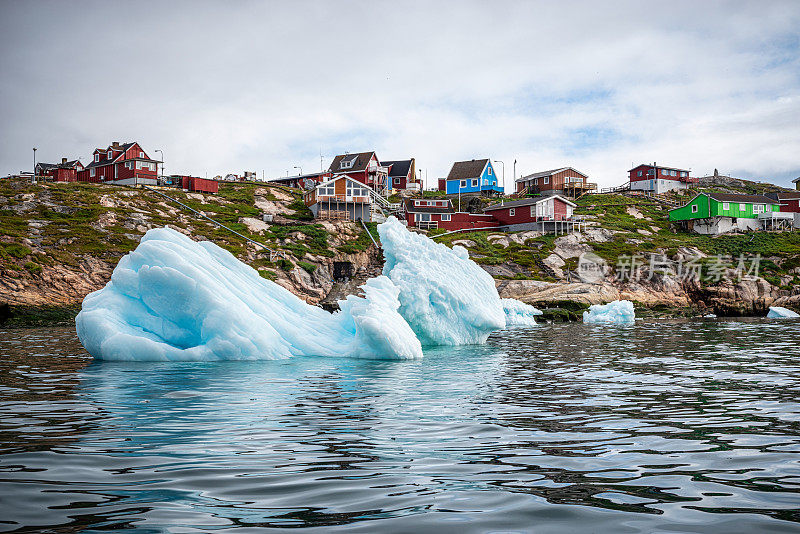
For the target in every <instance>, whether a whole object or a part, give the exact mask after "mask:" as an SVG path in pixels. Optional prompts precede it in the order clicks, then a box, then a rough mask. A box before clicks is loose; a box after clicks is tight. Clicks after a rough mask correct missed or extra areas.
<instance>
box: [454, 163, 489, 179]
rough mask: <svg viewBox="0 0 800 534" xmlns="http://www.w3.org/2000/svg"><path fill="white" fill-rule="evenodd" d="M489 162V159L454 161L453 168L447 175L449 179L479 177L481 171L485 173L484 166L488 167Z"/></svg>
mask: <svg viewBox="0 0 800 534" xmlns="http://www.w3.org/2000/svg"><path fill="white" fill-rule="evenodd" d="M488 162H489V160H488V159H473V160H470V161H456V162H455V163H453V168H452V169H450V174H448V175H447V179H448V180H465V179H469V178H479V177H480V175H481V173H483V168H484V167H486V164H487V163H488Z"/></svg>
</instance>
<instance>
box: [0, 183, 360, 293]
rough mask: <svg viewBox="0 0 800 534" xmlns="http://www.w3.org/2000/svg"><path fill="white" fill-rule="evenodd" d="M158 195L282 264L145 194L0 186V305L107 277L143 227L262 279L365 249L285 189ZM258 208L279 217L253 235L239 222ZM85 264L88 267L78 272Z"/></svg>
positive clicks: (66, 186) (353, 232) (352, 231)
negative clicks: (61, 277) (68, 281)
mask: <svg viewBox="0 0 800 534" xmlns="http://www.w3.org/2000/svg"><path fill="white" fill-rule="evenodd" d="M167 194H169V195H170V196H173V197H175V198H176V199H178V200H180V201H181V202H183V203H184V204H186V205H187V206H190V207H192V208H193V209H196V210H198V211H201V212H202V213H204V214H206V215H207V216H209V217H211V218H214V219H216V220H218V221H219V222H221V223H223V224H225V225H227V226H229V227H230V228H232V229H234V230H236V231H237V232H240V233H241V234H243V235H245V236H247V237H249V238H251V239H253V240H255V241H258V242H261V243H264V244H265V245H267V246H269V247H271V248H273V249H277V250H280V251H283V252H284V253H285V254H286V259H277V260H276V261H274V262H272V261H270V258H269V256H268V254H266V253H265V252H263V251H262V250H261V249H257V248H256V247H254V246H253V245H247V244H246V242H245V241H244V240H243V239H241V238H240V237H237V236H235V235H233V234H231V233H230V232H228V231H227V230H224V229H221V228H219V227H217V226H215V225H214V224H212V223H210V222H209V221H206V220H204V219H202V218H199V217H197V216H196V215H194V214H192V213H191V212H189V211H188V210H185V209H183V208H180V207H179V206H177V205H175V204H174V203H172V202H169V201H167V200H166V199H164V198H163V197H160V196H158V195H156V194H155V193H153V192H151V191H147V190H144V189H129V188H120V187H114V186H104V185H99V184H85V183H50V184H35V185H34V184H30V183H28V182H25V181H10V180H0V304H2V303H3V302H14V299H13V298H11V297H10V296H9V295H13V294H16V293H19V292H20V291H23V290H26V289H25V288H31V287H39V286H42V287H43V286H46V285H47V284H48V282H49V278H52V277H53V273H52V272H51V271H52V270H53V269H60V270H62V271H64V270H65V271H67V272H68V274H69V273H74V274H75V276H76V277H77V278H76V279H77V280H83V279H86V278H87V271H90V270H91V269H94V270H101V271H102V270H104V269H108V270H109V272H110V269H112V268H113V266H114V265H116V263H117V261H119V259H120V258H121V257H122V256H123V255H125V254H126V253H128V252H129V251H131V250H133V249H134V248H135V247H136V246H137V244H138V242H139V239H140V238H141V236H142V235H143V234H144V233H145V232H146V231H147V230H148V229H150V228H155V227H160V226H171V227H173V228H175V229H177V230H179V231H183V232H184V233H189V234H191V235H192V236H194V237H196V238H203V239H209V240H212V241H213V242H215V243H217V244H218V245H220V246H222V247H224V248H226V249H227V250H229V251H230V252H232V253H233V254H234V255H236V256H237V257H239V258H240V259H242V260H243V261H246V262H247V263H248V264H250V265H251V266H253V267H255V268H257V269H258V270H259V272H260V273H261V275H262V276H264V277H266V278H270V279H278V278H280V277H281V276H286V274H287V273H288V272H289V271H291V270H293V269H295V268H296V267H300V268H302V269H304V270H305V271H307V272H309V273H311V272H313V271H314V270H315V269H316V266H317V265H316V263H315V262H317V263H318V261H319V260H320V259H324V258H330V257H333V256H335V255H342V254H353V253H357V252H361V251H365V250H367V249H368V248H369V246H370V245H371V241H370V239H369V237H368V236H367V234H366V232H365V231H364V230H363V228H362V227H361V226H360V225H355V224H350V225H348V228H347V229H346V231H337V232H331V231H330V229H326V227H325V225H323V224H317V223H315V222H314V221H313V217H312V214H311V212H310V211H309V210H308V208H306V206H305V205H304V204H303V202H302V201H301V200H300V197H299V194H297V193H291V192H288V191H287V190H285V189H278V188H271V187H265V186H264V185H263V184H252V183H222V184H220V190H219V193H218V194H216V195H201V194H197V193H184V192H182V191H179V190H169V191H167ZM259 203H260V205H262V207H263V205H264V204H267V205H269V204H270V203H273V206H274V207H275V208H276V210H277V211H278V212H279V214H280V215H279V216H278V217H276V223H275V224H270V225H266V224H261V228H260V229H258V230H254V229H253V228H251V227H250V226H248V225H247V224H245V222H246V221H247V220H248V219H247V218H251V219H249V220H250V221H257V222H260V218H261V215H262V211H263V210H262V209H261V208H259V207H258V206H257V204H259ZM372 230H374V225H373V228H372ZM87 262H94V263H93V264H92V266H87ZM98 262H99V263H98ZM91 283H93V284H95V285H96V283H97V281H92V282H91ZM30 291H35V290H30Z"/></svg>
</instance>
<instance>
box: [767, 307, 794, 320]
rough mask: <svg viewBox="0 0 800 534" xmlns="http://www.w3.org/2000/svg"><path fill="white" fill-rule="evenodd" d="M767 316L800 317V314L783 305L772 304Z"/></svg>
mask: <svg viewBox="0 0 800 534" xmlns="http://www.w3.org/2000/svg"><path fill="white" fill-rule="evenodd" d="M767 317H768V318H770V319H793V318H795V317H800V315H799V314H797V313H795V312H793V311H792V310H789V309H787V308H783V307H781V306H770V307H769V313H768V314H767Z"/></svg>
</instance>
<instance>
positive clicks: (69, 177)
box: [36, 158, 83, 182]
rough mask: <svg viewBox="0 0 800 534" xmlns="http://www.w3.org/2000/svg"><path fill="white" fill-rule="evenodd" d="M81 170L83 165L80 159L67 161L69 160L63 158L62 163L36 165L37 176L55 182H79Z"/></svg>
mask: <svg viewBox="0 0 800 534" xmlns="http://www.w3.org/2000/svg"><path fill="white" fill-rule="evenodd" d="M81 170H83V163H81V160H79V159H75V160H72V161H67V158H61V163H37V164H36V176H46V177H49V178H51V179H52V180H53V181H54V182H77V181H78V172H79V171H81Z"/></svg>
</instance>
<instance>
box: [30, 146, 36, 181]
mask: <svg viewBox="0 0 800 534" xmlns="http://www.w3.org/2000/svg"><path fill="white" fill-rule="evenodd" d="M32 180H33V182H31V183H34V184H35V183H36V147H33V178H32Z"/></svg>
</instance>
